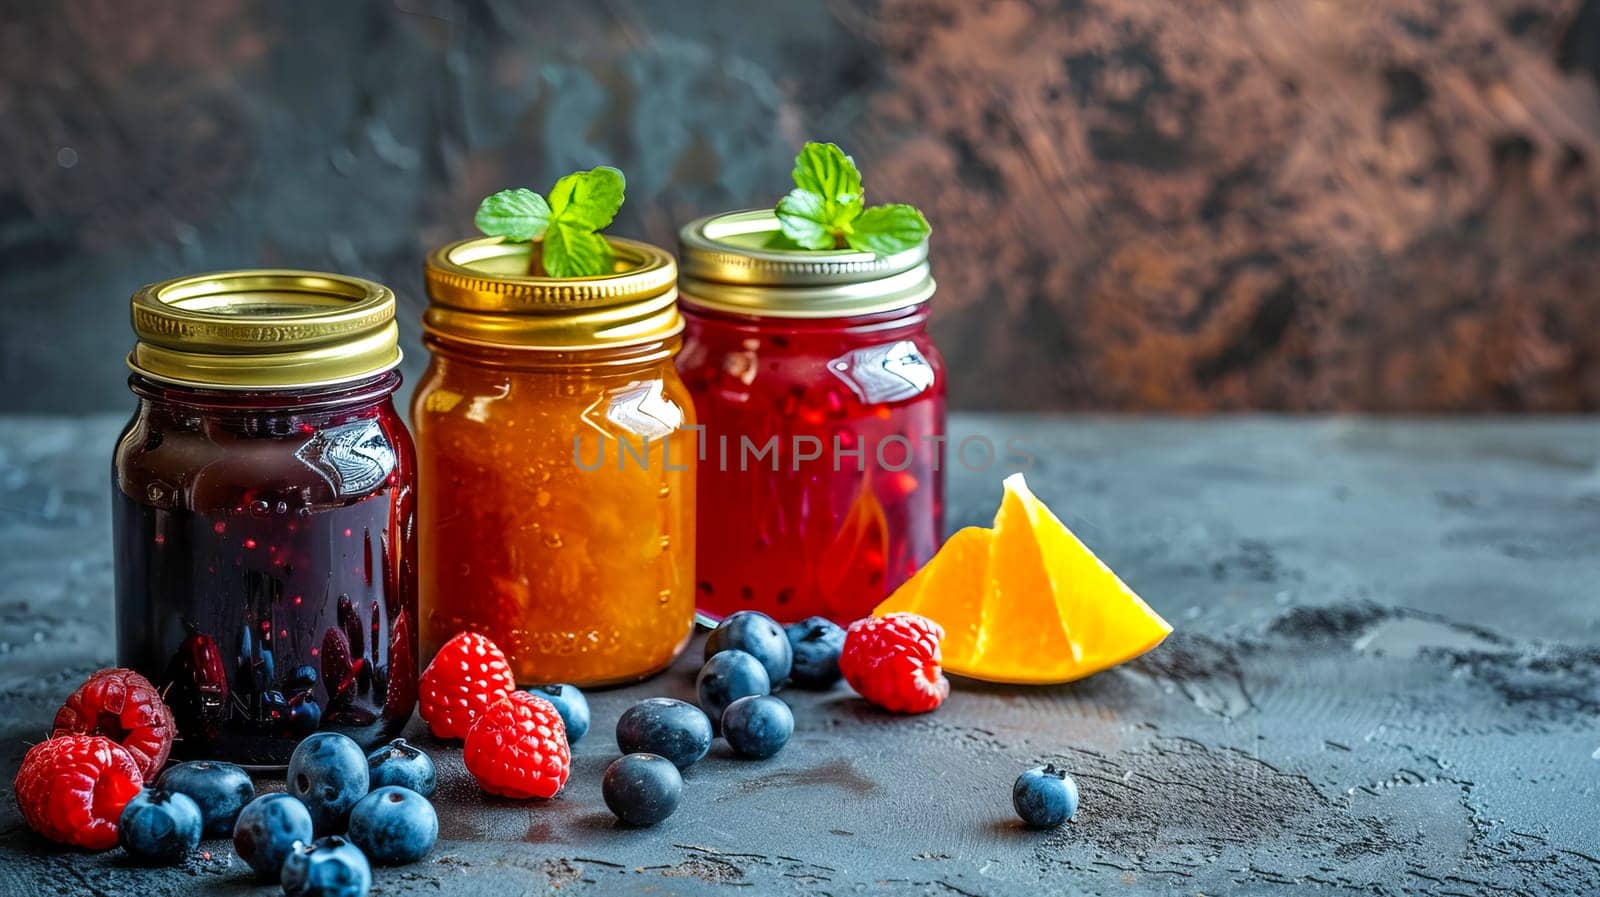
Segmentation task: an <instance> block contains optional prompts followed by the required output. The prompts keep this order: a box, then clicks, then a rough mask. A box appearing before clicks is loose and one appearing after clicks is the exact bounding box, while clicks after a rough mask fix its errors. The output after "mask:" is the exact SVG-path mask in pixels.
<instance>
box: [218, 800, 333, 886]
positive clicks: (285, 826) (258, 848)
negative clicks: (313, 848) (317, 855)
mask: <svg viewBox="0 0 1600 897" xmlns="http://www.w3.org/2000/svg"><path fill="white" fill-rule="evenodd" d="M312 837H313V835H312V827H311V811H310V810H307V809H306V805H305V804H303V803H301V802H300V801H298V800H295V798H294V797H293V796H292V795H288V794H263V795H261V796H260V797H258V798H256V799H255V800H253V801H251V802H250V803H248V804H245V807H244V809H243V810H240V811H239V819H238V821H237V822H235V823H234V824H233V852H234V853H236V854H238V855H239V859H241V860H244V861H245V863H247V864H249V866H250V868H251V869H254V870H255V871H256V874H257V875H259V876H261V877H262V878H276V877H277V876H278V870H279V869H281V868H283V861H284V859H286V858H287V857H288V856H289V854H290V853H291V852H293V850H294V846H295V845H296V844H298V843H301V842H304V843H308V844H309V843H310V842H311V839H312Z"/></svg>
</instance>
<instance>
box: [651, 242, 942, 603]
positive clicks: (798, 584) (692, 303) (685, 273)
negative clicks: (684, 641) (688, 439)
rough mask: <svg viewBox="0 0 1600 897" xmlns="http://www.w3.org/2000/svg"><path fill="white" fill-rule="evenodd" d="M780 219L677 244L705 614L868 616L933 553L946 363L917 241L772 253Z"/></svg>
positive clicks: (923, 251)
mask: <svg viewBox="0 0 1600 897" xmlns="http://www.w3.org/2000/svg"><path fill="white" fill-rule="evenodd" d="M777 233H778V222H777V219H776V217H775V216H774V215H773V213H772V212H771V211H770V210H762V211H747V212H733V213H729V214H724V215H715V216H712V217H709V218H702V219H700V220H698V221H694V222H691V223H690V224H688V225H687V226H686V227H684V228H683V230H682V231H681V233H680V235H679V237H680V253H679V254H680V256H681V258H680V266H681V268H680V270H681V273H680V276H679V280H678V289H679V303H680V305H681V306H682V308H683V315H684V319H685V323H686V326H685V330H684V347H683V351H682V352H681V353H680V354H679V356H678V371H679V373H680V375H681V376H682V377H683V379H684V382H685V383H686V384H687V385H688V387H689V392H690V394H691V395H693V397H694V405H695V413H696V417H697V419H698V420H699V423H700V426H701V427H702V428H703V430H702V433H701V440H700V451H699V478H698V488H699V494H698V499H697V508H698V519H697V521H696V533H697V540H696V541H697V551H696V557H695V568H696V573H695V579H696V585H697V591H696V601H697V604H698V606H699V608H700V610H701V611H703V612H704V613H706V614H708V615H710V616H713V617H721V616H725V615H727V614H729V613H732V612H734V611H738V610H745V609H753V610H759V611H762V612H765V613H768V614H771V615H772V616H774V617H776V618H777V619H778V620H780V621H785V622H787V621H792V620H798V619H802V618H805V617H808V616H812V615H820V616H825V617H830V618H832V619H833V620H835V621H837V622H839V623H841V624H843V623H849V622H850V621H852V620H855V619H858V618H860V617H863V616H866V615H868V614H870V613H871V612H872V609H873V608H874V607H875V606H876V605H877V604H878V603H879V602H881V601H882V600H883V599H884V598H885V597H887V596H888V594H889V593H890V592H892V591H893V590H894V588H895V587H896V586H898V585H900V583H902V582H904V581H905V580H906V579H908V578H909V577H910V576H911V574H912V573H914V572H915V571H916V569H917V568H918V567H920V566H921V565H922V564H923V563H925V562H926V561H927V560H928V559H929V558H931V557H932V556H933V554H934V552H935V551H936V550H937V549H938V547H939V542H940V537H941V534H942V531H943V527H944V519H943V518H944V482H943V473H942V467H943V459H944V448H945V446H944V440H945V374H944V363H943V361H942V359H941V358H940V357H939V352H938V350H937V349H936V348H934V345H933V341H932V340H931V339H929V337H928V332H927V322H928V303H929V300H930V299H931V298H932V296H933V292H934V282H933V277H932V275H931V274H930V272H929V268H928V249H927V245H926V244H925V243H924V244H923V245H921V246H918V247H916V248H914V249H910V250H906V251H904V252H900V253H896V254H894V255H889V256H875V255H873V254H871V253H864V252H857V251H854V250H840V251H799V250H796V251H791V250H783V249H773V248H769V247H770V246H771V244H772V242H773V239H774V237H775V235H776V234H777Z"/></svg>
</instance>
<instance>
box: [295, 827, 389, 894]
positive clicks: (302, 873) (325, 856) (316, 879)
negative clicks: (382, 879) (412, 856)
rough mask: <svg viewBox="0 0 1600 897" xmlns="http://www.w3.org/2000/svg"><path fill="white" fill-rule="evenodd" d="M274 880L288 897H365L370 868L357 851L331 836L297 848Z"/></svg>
mask: <svg viewBox="0 0 1600 897" xmlns="http://www.w3.org/2000/svg"><path fill="white" fill-rule="evenodd" d="M278 880H279V882H281V883H282V884H283V893H284V894H287V895H288V897H365V895H366V893H367V890H368V889H370V888H371V887H372V866H371V865H370V864H368V863H367V858H366V856H365V855H364V854H362V852H361V849H360V848H359V847H356V846H355V845H354V844H351V843H350V842H349V841H346V840H345V839H344V838H341V837H339V836H338V835H333V836H331V837H327V838H318V839H317V840H315V841H313V842H312V843H310V844H299V845H297V846H296V847H295V849H294V851H293V852H292V853H290V854H289V857H288V859H286V860H284V861H283V871H282V872H281V873H280V874H279V876H278Z"/></svg>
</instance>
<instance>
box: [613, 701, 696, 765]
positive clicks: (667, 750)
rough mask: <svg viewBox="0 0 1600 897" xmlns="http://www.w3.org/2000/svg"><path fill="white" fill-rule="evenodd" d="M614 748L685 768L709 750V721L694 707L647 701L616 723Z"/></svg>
mask: <svg viewBox="0 0 1600 897" xmlns="http://www.w3.org/2000/svg"><path fill="white" fill-rule="evenodd" d="M617 747H619V748H621V749H622V752H623V753H624V754H636V753H647V754H656V755H658V756H662V757H666V758H667V759H668V760H671V761H672V765H674V766H676V767H678V768H679V769H688V768H689V767H690V766H691V765H693V764H694V763H695V761H697V760H699V759H700V758H701V757H704V756H705V755H706V751H709V750H710V749H711V720H709V719H707V718H706V715H705V714H704V713H703V712H701V710H700V708H699V707H696V706H694V705H693V704H689V703H686V702H684V701H678V700H674V699H672V698H646V699H645V700H643V701H640V702H639V703H637V704H635V705H633V706H632V707H629V708H628V709H627V710H626V711H624V712H623V714H622V716H621V718H619V719H618V720H617Z"/></svg>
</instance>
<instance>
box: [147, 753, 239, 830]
mask: <svg viewBox="0 0 1600 897" xmlns="http://www.w3.org/2000/svg"><path fill="white" fill-rule="evenodd" d="M156 787H157V788H160V789H163V790H165V791H176V792H178V793H179V794H184V795H188V797H189V799H190V800H193V801H194V802H195V805H196V806H198V807H199V808H200V818H201V821H202V822H204V824H205V837H207V838H226V837H228V836H229V835H231V834H233V823H234V822H235V821H236V820H237V819H238V818H239V811H240V810H243V809H244V805H245V804H247V803H249V802H250V801H252V800H254V799H255V796H256V786H255V784H254V783H252V782H251V781H250V774H249V773H247V772H245V771H244V769H243V768H241V767H238V766H235V765H233V764H232V763H221V762H216V761H211V760H190V761H189V762H188V763H179V764H178V765H176V766H173V767H171V768H170V769H168V770H167V771H166V772H163V773H162V774H161V777H160V778H158V779H156Z"/></svg>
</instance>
